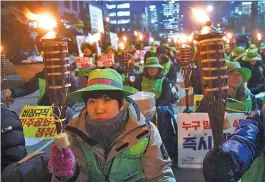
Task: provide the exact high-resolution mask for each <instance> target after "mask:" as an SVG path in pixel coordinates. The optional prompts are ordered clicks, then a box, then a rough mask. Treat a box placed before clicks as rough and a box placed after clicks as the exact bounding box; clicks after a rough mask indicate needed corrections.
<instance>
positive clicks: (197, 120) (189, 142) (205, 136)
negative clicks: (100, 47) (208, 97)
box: [177, 113, 247, 168]
mask: <svg viewBox="0 0 265 182" xmlns="http://www.w3.org/2000/svg"><path fill="white" fill-rule="evenodd" d="M246 117H247V116H246V115H245V114H243V113H228V114H227V118H228V120H227V121H225V125H226V127H225V128H227V129H225V130H224V132H223V141H226V140H227V139H228V137H229V135H230V134H232V133H233V132H234V131H235V129H236V127H237V125H238V123H239V119H245V118H246ZM177 120H178V122H177V123H178V167H180V168H202V162H203V159H204V156H205V154H206V153H207V151H208V150H210V149H212V148H213V142H214V141H213V136H212V130H211V125H210V121H209V116H208V113H191V114H187V113H179V114H178V115H177ZM226 122H228V123H226ZM227 126H228V127H227Z"/></svg>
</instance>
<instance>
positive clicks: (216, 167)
mask: <svg viewBox="0 0 265 182" xmlns="http://www.w3.org/2000/svg"><path fill="white" fill-rule="evenodd" d="M237 170H238V166H237V163H236V161H235V159H234V157H233V155H232V153H231V152H230V151H229V150H228V149H227V148H225V147H222V148H220V149H218V150H216V149H211V150H210V151H208V152H207V154H206V155H205V158H204V160H203V175H204V179H205V181H206V182H236V181H237V180H236V179H235V174H236V171H237Z"/></svg>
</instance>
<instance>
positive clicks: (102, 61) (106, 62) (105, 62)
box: [97, 54, 114, 68]
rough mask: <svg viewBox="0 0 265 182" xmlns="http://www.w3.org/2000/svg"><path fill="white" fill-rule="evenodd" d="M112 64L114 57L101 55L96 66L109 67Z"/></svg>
mask: <svg viewBox="0 0 265 182" xmlns="http://www.w3.org/2000/svg"><path fill="white" fill-rule="evenodd" d="M113 63H114V56H113V55H112V54H102V55H101V56H100V57H99V58H98V60H97V66H98V67H100V68H102V67H110V66H112V65H113Z"/></svg>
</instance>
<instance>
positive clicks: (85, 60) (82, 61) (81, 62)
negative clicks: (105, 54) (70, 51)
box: [75, 57, 93, 68]
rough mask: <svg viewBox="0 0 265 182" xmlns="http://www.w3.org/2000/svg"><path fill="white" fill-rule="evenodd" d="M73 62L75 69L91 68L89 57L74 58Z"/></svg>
mask: <svg viewBox="0 0 265 182" xmlns="http://www.w3.org/2000/svg"><path fill="white" fill-rule="evenodd" d="M75 61H76V67H77V68H90V67H92V66H93V63H92V58H90V57H76V58H75Z"/></svg>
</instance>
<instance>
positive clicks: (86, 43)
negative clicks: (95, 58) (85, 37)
mask: <svg viewBox="0 0 265 182" xmlns="http://www.w3.org/2000/svg"><path fill="white" fill-rule="evenodd" d="M86 47H87V48H88V49H90V50H91V51H92V52H94V47H93V45H92V44H90V43H88V42H84V43H82V44H81V51H82V52H83V53H84V49H85V48H86Z"/></svg>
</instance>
